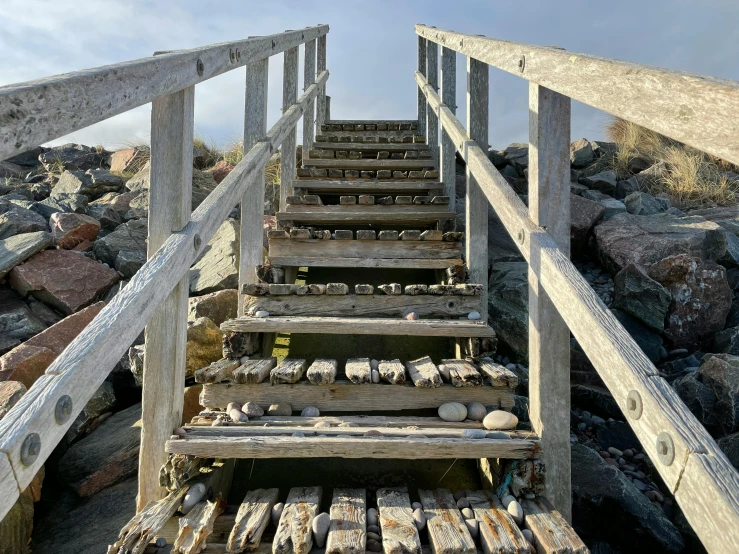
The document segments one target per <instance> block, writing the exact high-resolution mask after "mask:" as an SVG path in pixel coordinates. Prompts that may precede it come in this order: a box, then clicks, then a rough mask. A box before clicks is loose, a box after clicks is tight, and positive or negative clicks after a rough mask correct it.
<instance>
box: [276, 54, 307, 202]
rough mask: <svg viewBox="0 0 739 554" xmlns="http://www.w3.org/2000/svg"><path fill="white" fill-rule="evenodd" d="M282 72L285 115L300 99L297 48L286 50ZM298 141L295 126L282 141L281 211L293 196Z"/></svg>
mask: <svg viewBox="0 0 739 554" xmlns="http://www.w3.org/2000/svg"><path fill="white" fill-rule="evenodd" d="M282 71H283V74H282V75H283V77H282V79H283V81H282V113H285V112H286V111H287V110H288V109H290V106H292V105H293V104H294V103H295V100H296V99H297V97H298V47H297V46H296V47H295V48H291V49H289V50H285V55H284V63H283V69H282ZM306 109H307V106H306ZM297 140H298V131H297V126H294V127H293V128H292V129H291V130H290V132H289V133H288V134H287V136H286V137H285V140H283V141H282V147H281V149H280V151H281V153H280V183H281V185H280V209H285V206H287V202H286V199H287V197H288V196H290V195H292V194H293V190H292V182H293V179H295V164H296V160H295V156H296V152H297Z"/></svg>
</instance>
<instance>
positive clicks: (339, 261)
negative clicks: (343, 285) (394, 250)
mask: <svg viewBox="0 0 739 554" xmlns="http://www.w3.org/2000/svg"><path fill="white" fill-rule="evenodd" d="M270 261H271V262H272V263H274V264H276V265H283V266H284V265H291V266H299V267H379V268H401V269H446V268H447V267H453V266H459V265H462V260H460V259H456V258H441V259H418V258H400V259H396V258H343V257H323V256H316V257H311V258H305V257H303V256H299V255H298V256H275V257H274V258H270Z"/></svg>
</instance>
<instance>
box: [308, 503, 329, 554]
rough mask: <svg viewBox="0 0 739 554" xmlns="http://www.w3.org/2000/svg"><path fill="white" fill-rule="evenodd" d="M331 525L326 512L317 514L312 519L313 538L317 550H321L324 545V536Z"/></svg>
mask: <svg viewBox="0 0 739 554" xmlns="http://www.w3.org/2000/svg"><path fill="white" fill-rule="evenodd" d="M330 524H331V518H330V517H329V515H328V514H327V513H326V512H323V513H320V514H318V515H317V516H316V517H314V518H313V524H312V528H313V538H314V539H315V541H316V544H317V545H318V548H323V545H324V544H326V535H328V527H329V525H330Z"/></svg>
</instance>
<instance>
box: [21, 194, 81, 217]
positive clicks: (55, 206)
mask: <svg viewBox="0 0 739 554" xmlns="http://www.w3.org/2000/svg"><path fill="white" fill-rule="evenodd" d="M31 209H32V210H33V211H35V212H36V213H38V214H40V215H42V216H43V217H47V218H48V217H50V216H51V214H53V213H56V212H70V213H76V214H84V213H87V196H85V195H84V194H77V193H66V192H60V193H59V194H57V195H56V196H49V197H48V198H45V199H44V200H41V201H40V202H34V204H33V205H32V206H31Z"/></svg>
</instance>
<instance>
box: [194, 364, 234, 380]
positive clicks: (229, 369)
mask: <svg viewBox="0 0 739 554" xmlns="http://www.w3.org/2000/svg"><path fill="white" fill-rule="evenodd" d="M237 367H239V360H231V359H229V358H223V359H222V360H218V361H217V362H213V363H212V364H210V365H209V366H208V367H204V368H203V369H198V370H197V371H196V372H195V382H196V383H220V382H221V381H228V380H230V379H231V378H232V377H233V374H234V370H235V369H236V368H237Z"/></svg>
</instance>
